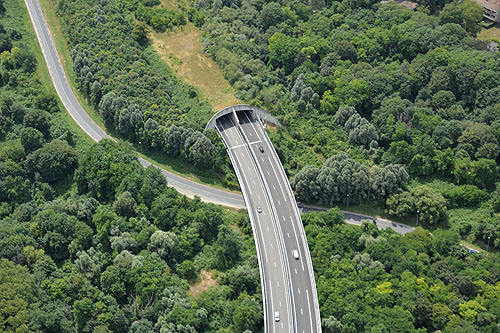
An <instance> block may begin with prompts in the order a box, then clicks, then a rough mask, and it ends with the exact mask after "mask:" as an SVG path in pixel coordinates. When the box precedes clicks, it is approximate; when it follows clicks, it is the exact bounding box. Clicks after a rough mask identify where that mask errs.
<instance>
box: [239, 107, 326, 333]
mask: <svg viewBox="0 0 500 333" xmlns="http://www.w3.org/2000/svg"><path fill="white" fill-rule="evenodd" d="M238 118H239V124H240V128H241V130H242V132H243V134H244V136H246V138H247V139H248V142H249V143H250V147H251V149H252V151H253V153H254V155H255V156H256V158H255V159H256V160H257V162H258V164H259V165H260V168H261V169H262V170H263V173H262V174H263V177H264V178H265V179H266V182H267V184H268V186H269V190H270V191H271V193H272V200H273V202H274V203H275V205H274V206H275V208H276V212H277V215H278V216H279V219H280V221H279V222H280V225H281V231H282V233H283V235H286V237H284V243H285V251H286V253H287V254H288V258H289V259H288V264H289V267H290V268H289V271H290V272H293V274H291V285H292V290H294V295H293V299H294V304H293V306H294V310H295V314H296V316H297V320H296V321H297V332H321V323H320V316H319V305H318V304H317V295H316V286H315V282H314V274H313V272H312V264H311V261H310V254H309V249H308V246H307V241H306V240H305V237H303V225H302V221H301V220H300V216H299V215H298V214H296V212H297V208H296V206H295V205H296V203H295V199H294V198H293V196H292V194H291V191H288V188H289V184H288V179H286V176H284V175H283V172H281V170H282V167H281V165H280V164H279V161H276V159H275V157H274V156H273V153H274V151H273V150H272V149H273V148H272V146H271V143H270V142H269V141H268V139H267V136H266V135H265V133H264V132H263V129H262V126H261V125H260V123H259V122H258V121H257V120H254V119H251V118H252V116H251V115H250V114H249V113H247V112H238ZM261 149H263V151H261ZM290 235H292V236H290ZM294 250H297V251H298V252H299V259H294V257H293V255H292V251H294ZM299 290H301V291H302V292H300V293H299ZM311 318H313V319H311Z"/></svg>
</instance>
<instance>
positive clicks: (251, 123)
mask: <svg viewBox="0 0 500 333" xmlns="http://www.w3.org/2000/svg"><path fill="white" fill-rule="evenodd" d="M243 114H244V115H245V117H246V118H247V119H248V121H249V122H250V125H251V126H252V129H253V131H254V132H255V134H256V135H257V137H258V138H259V139H260V136H259V133H257V130H256V129H255V127H254V126H253V122H252V121H251V120H250V118H248V116H247V114H246V113H245V112H244V113H243Z"/></svg>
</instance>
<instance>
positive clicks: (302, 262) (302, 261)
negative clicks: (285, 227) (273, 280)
mask: <svg viewBox="0 0 500 333" xmlns="http://www.w3.org/2000/svg"><path fill="white" fill-rule="evenodd" d="M290 223H291V224H292V228H293V233H294V234H295V241H296V242H297V251H299V256H300V257H301V258H302V259H304V258H303V257H302V253H301V252H302V251H300V246H299V239H298V238H297V231H295V224H294V223H293V219H292V217H291V216H290ZM300 263H301V264H302V271H305V268H304V260H301V261H300Z"/></svg>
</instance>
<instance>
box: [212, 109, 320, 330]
mask: <svg viewBox="0 0 500 333" xmlns="http://www.w3.org/2000/svg"><path fill="white" fill-rule="evenodd" d="M262 121H265V122H267V121H272V122H274V123H276V122H277V121H276V120H275V119H274V117H272V116H271V115H269V114H268V113H267V112H265V111H264V110H262V109H260V108H256V107H252V106H250V105H236V106H232V107H229V108H226V109H224V110H222V111H220V112H218V113H217V114H216V115H215V116H214V117H212V119H211V120H210V122H209V123H208V125H207V128H215V129H216V130H217V132H218V133H219V135H220V136H221V138H222V140H223V142H224V144H225V145H226V148H227V151H228V154H229V157H230V159H231V163H232V164H233V168H234V170H235V172H236V176H237V177H238V181H239V183H240V187H241V190H242V192H243V198H244V200H245V204H246V206H247V210H248V214H249V217H250V222H251V225H252V230H253V233H254V238H255V245H256V248H257V252H258V258H259V265H260V274H261V284H262V294H263V300H264V302H263V303H264V304H263V306H264V323H265V330H266V332H303V333H305V332H321V320H320V314H319V305H318V298H317V293H316V285H315V281H314V273H313V268H312V262H311V256H310V253H309V248H308V245H307V240H306V236H305V233H304V227H303V225H302V220H301V218H300V213H299V210H298V207H297V203H296V202H295V197H294V196H293V192H292V190H291V188H290V184H289V182H288V179H287V177H286V174H285V171H284V169H283V166H282V164H281V163H280V161H279V158H278V155H277V153H276V151H275V150H274V147H273V145H272V143H271V141H270V140H269V137H268V136H267V133H266V132H265V130H264V128H263V126H262ZM278 315H279V319H278V318H277V317H278Z"/></svg>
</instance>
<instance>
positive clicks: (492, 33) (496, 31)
mask: <svg viewBox="0 0 500 333" xmlns="http://www.w3.org/2000/svg"><path fill="white" fill-rule="evenodd" d="M477 38H478V39H481V40H492V39H498V40H500V23H497V24H495V25H493V26H491V27H489V28H484V29H483V30H481V32H480V33H479V34H478V35H477Z"/></svg>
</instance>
